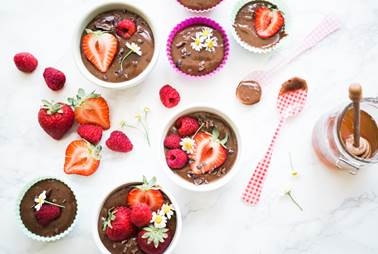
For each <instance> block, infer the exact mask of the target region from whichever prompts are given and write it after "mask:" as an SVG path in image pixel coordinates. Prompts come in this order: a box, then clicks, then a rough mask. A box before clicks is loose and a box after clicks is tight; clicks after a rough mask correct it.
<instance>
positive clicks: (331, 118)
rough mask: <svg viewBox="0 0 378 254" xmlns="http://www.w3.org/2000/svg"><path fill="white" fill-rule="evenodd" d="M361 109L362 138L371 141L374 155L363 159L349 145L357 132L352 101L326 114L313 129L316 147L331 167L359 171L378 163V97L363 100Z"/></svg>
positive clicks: (320, 156)
mask: <svg viewBox="0 0 378 254" xmlns="http://www.w3.org/2000/svg"><path fill="white" fill-rule="evenodd" d="M360 109H361V111H360V112H361V124H360V129H361V137H363V138H365V139H366V140H368V142H369V143H370V148H371V156H370V157H369V158H366V159H364V158H360V157H357V156H355V155H353V154H351V153H349V152H348V151H347V150H346V148H345V137H346V136H347V135H353V125H352V122H353V121H352V120H353V108H352V103H350V104H349V105H347V106H346V107H338V108H336V109H334V110H333V111H331V112H329V113H327V114H325V115H324V116H322V117H321V118H320V119H319V120H318V121H317V123H316V124H315V127H314V129H313V133H312V145H313V148H314V150H315V153H316V154H317V156H318V157H319V159H320V160H321V161H322V162H323V163H324V164H326V165H327V166H329V167H332V168H338V169H343V170H347V171H348V172H349V173H351V174H356V173H357V172H358V170H359V169H361V168H363V167H366V166H368V165H372V164H378V127H377V123H378V97H376V98H364V99H362V100H361V103H360Z"/></svg>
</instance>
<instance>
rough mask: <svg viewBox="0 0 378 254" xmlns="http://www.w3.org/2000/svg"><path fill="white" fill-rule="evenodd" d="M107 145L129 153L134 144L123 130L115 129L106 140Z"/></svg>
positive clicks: (111, 148) (114, 149)
mask: <svg viewBox="0 0 378 254" xmlns="http://www.w3.org/2000/svg"><path fill="white" fill-rule="evenodd" d="M106 146H107V147H108V148H109V149H110V150H113V151H116V152H123V153H127V152H130V151H131V150H133V144H132V143H131V141H130V139H129V138H128V137H127V136H126V134H125V133H123V132H122V131H113V132H112V133H110V137H109V138H108V139H107V140H106Z"/></svg>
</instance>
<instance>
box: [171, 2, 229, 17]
mask: <svg viewBox="0 0 378 254" xmlns="http://www.w3.org/2000/svg"><path fill="white" fill-rule="evenodd" d="M222 1H223V0H220V1H219V3H217V4H216V5H214V6H213V7H210V8H208V9H203V10H195V9H190V8H189V7H186V6H185V5H183V4H182V3H181V2H180V1H179V0H177V2H178V3H179V4H180V5H181V6H182V7H184V8H185V9H186V10H187V11H190V12H193V13H197V14H201V13H205V12H209V11H212V10H213V9H214V8H215V7H217V6H218V5H219V4H220V3H221V2H222Z"/></svg>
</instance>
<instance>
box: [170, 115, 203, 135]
mask: <svg viewBox="0 0 378 254" xmlns="http://www.w3.org/2000/svg"><path fill="white" fill-rule="evenodd" d="M175 126H176V127H177V128H178V130H177V132H178V134H179V135H180V136H181V137H187V136H191V135H193V134H194V133H195V132H196V131H197V130H198V128H199V123H198V121H197V119H195V118H193V117H190V116H184V117H180V118H179V119H177V121H176V124H175Z"/></svg>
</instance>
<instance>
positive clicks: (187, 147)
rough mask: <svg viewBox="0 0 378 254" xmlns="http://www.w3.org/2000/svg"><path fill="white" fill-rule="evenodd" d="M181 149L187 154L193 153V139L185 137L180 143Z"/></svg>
mask: <svg viewBox="0 0 378 254" xmlns="http://www.w3.org/2000/svg"><path fill="white" fill-rule="evenodd" d="M180 146H181V149H182V150H183V151H185V152H186V153H188V154H192V153H194V148H195V142H194V139H192V138H189V137H186V138H182V139H181V142H180Z"/></svg>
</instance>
